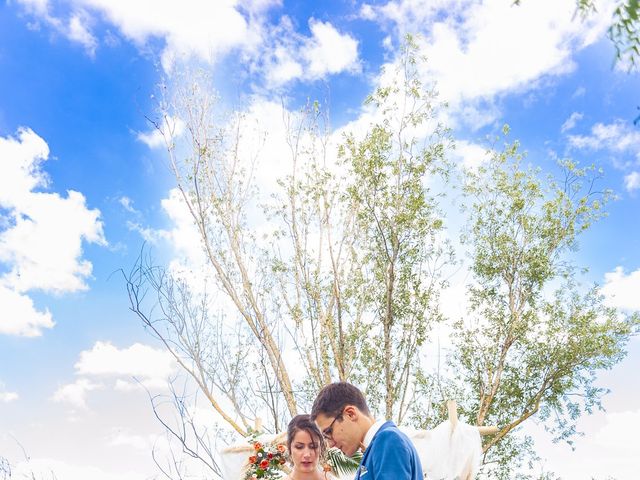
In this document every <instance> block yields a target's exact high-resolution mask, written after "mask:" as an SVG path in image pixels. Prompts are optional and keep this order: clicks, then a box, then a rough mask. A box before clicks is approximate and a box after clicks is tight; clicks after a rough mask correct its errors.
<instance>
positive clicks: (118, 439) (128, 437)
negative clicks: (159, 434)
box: [107, 428, 156, 452]
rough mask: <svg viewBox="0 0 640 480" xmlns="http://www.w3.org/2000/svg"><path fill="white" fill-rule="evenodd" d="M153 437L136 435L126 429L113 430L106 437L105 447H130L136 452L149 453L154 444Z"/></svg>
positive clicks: (154, 437) (154, 438)
mask: <svg viewBox="0 0 640 480" xmlns="http://www.w3.org/2000/svg"><path fill="white" fill-rule="evenodd" d="M155 440H156V436H155V435H147V436H142V435H136V434H133V433H131V432H130V431H129V430H128V429H120V428H119V429H114V430H112V431H111V432H110V433H109V435H108V436H107V445H109V446H110V447H132V448H135V449H137V450H143V451H146V452H150V451H151V450H152V448H153V445H154V443H155Z"/></svg>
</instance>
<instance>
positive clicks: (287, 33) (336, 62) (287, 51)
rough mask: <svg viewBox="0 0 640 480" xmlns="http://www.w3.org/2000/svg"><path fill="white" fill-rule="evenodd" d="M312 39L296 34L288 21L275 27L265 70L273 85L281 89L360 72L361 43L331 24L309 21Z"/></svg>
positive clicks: (268, 80)
mask: <svg viewBox="0 0 640 480" xmlns="http://www.w3.org/2000/svg"><path fill="white" fill-rule="evenodd" d="M309 29H310V30H311V37H304V36H302V35H299V34H297V33H296V32H295V31H294V27H293V25H292V23H291V21H290V20H289V19H288V18H286V17H285V18H283V19H282V21H281V22H280V24H278V25H276V26H274V27H273V28H272V30H271V34H270V42H271V43H272V44H273V45H271V46H270V47H269V48H267V49H265V54H266V59H265V60H264V65H263V67H262V68H263V69H264V71H265V77H266V79H267V83H268V85H270V86H280V85H283V84H285V83H287V82H289V81H292V80H296V79H303V80H317V79H319V78H324V77H326V76H327V75H333V74H337V73H341V72H351V73H354V72H358V71H359V70H360V62H359V58H358V41H357V40H356V39H354V38H353V37H352V36H351V35H349V34H348V33H341V32H339V31H338V30H337V29H336V28H335V27H334V26H333V25H332V24H331V23H329V22H321V21H318V20H315V19H313V18H312V19H310V20H309Z"/></svg>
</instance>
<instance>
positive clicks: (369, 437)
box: [362, 420, 385, 448]
mask: <svg viewBox="0 0 640 480" xmlns="http://www.w3.org/2000/svg"><path fill="white" fill-rule="evenodd" d="M384 423H385V420H378V421H377V422H375V423H374V424H373V425H371V426H370V427H369V430H367V433H366V434H365V436H364V440H362V444H363V445H364V448H367V447H369V445H370V444H371V441H372V440H373V437H375V436H376V433H378V430H380V427H381V426H382V425H384Z"/></svg>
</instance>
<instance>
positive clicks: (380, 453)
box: [311, 382, 423, 480]
mask: <svg viewBox="0 0 640 480" xmlns="http://www.w3.org/2000/svg"><path fill="white" fill-rule="evenodd" d="M311 419H312V420H315V422H316V424H317V425H318V428H320V431H321V432H322V434H323V435H324V437H325V438H326V439H327V441H328V443H329V446H330V447H338V448H339V449H340V450H342V452H343V453H344V454H345V455H348V456H352V455H353V454H354V453H355V452H356V450H358V449H359V448H362V449H363V450H364V455H363V456H362V461H361V462H360V467H359V468H358V473H357V475H356V478H355V480H422V479H423V475H422V465H421V464H420V459H419V458H418V453H417V452H416V449H415V447H414V446H413V443H411V441H410V440H409V438H408V437H407V436H406V435H405V434H404V433H402V432H401V431H400V430H398V427H397V426H396V425H395V424H394V423H393V422H392V421H387V422H384V421H381V420H380V421H376V420H375V419H374V418H373V417H372V416H371V413H370V412H369V407H367V402H366V400H365V399H364V396H363V395H362V392H360V390H358V389H357V388H356V387H354V386H353V385H351V384H350V383H346V382H338V383H332V384H330V385H327V386H325V387H324V388H323V389H322V390H320V393H319V394H318V396H317V397H316V400H315V402H313V407H312V408H311Z"/></svg>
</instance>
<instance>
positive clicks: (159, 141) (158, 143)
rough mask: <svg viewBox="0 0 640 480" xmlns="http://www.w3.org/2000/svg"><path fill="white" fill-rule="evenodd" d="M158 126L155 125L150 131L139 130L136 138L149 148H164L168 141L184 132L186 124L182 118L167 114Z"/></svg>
mask: <svg viewBox="0 0 640 480" xmlns="http://www.w3.org/2000/svg"><path fill="white" fill-rule="evenodd" d="M158 127H159V128H155V127H154V128H152V129H151V130H149V131H148V132H138V133H137V135H136V138H137V139H138V140H139V141H141V142H142V143H144V144H145V145H147V146H148V147H149V148H152V149H155V148H164V147H166V145H167V142H168V141H172V140H173V139H176V138H178V137H180V136H181V135H182V134H183V133H184V129H185V124H184V122H183V121H182V120H181V119H179V118H175V117H171V116H168V115H167V116H165V117H164V118H163V119H162V121H161V122H160V124H159V125H158Z"/></svg>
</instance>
